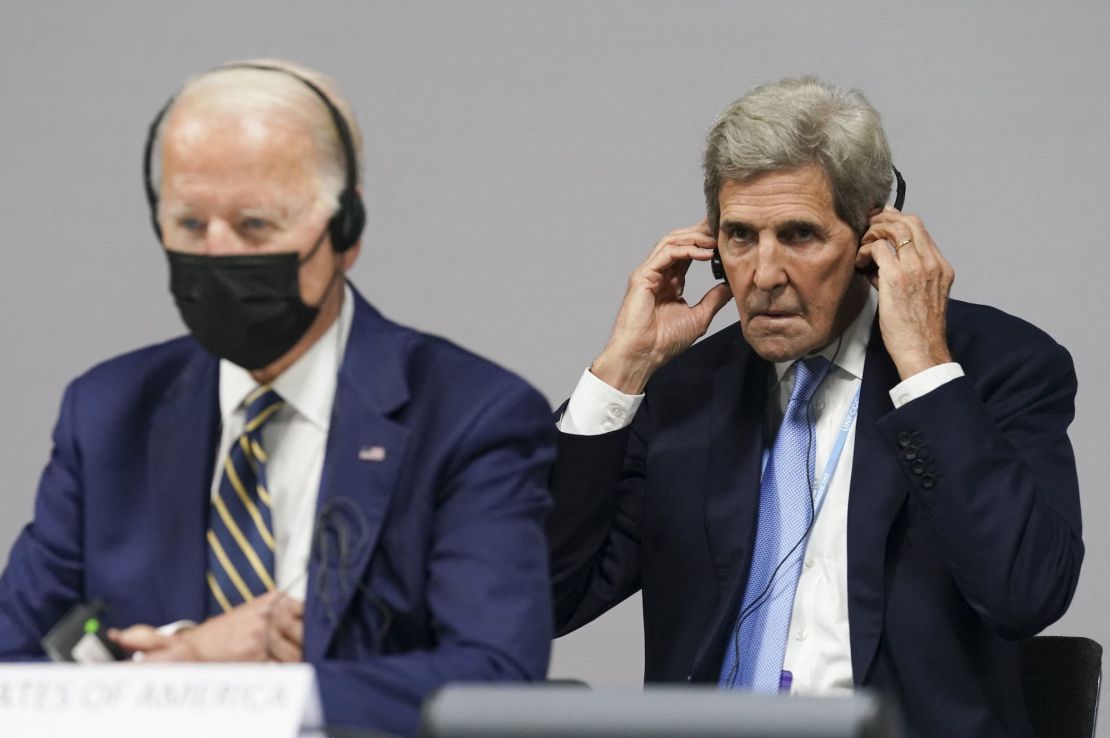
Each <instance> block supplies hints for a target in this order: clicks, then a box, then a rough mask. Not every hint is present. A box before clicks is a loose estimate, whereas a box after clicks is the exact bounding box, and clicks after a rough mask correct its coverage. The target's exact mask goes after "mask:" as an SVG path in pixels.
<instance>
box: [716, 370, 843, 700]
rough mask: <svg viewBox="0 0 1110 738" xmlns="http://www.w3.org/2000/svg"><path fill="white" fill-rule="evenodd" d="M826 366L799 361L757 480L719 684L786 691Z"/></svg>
mask: <svg viewBox="0 0 1110 738" xmlns="http://www.w3.org/2000/svg"><path fill="white" fill-rule="evenodd" d="M829 367H830V363H829V360H828V359H826V358H824V357H821V356H815V357H812V358H809V359H804V360H801V361H796V362H794V388H793V390H792V391H791V393H790V400H789V402H787V405H786V413H785V414H784V416H783V419H782V425H781V426H779V432H778V435H777V436H775V440H774V443H773V444H772V445H771V451H770V455H769V457H768V459H767V465H766V467H765V468H764V470H763V479H762V481H761V482H760V488H759V519H758V521H757V522H756V531H755V549H754V551H753V552H752V566H751V571H750V572H749V574H748V583H747V586H746V588H745V590H744V601H743V605H742V606H741V608H740V613H739V614H738V616H737V621H736V627H735V628H734V629H733V631H732V638H731V639H730V640H729V644H728V648H727V649H726V650H725V657H724V661H723V663H722V665H721V677H720V686H721V687H725V688H736V689H751V690H755V691H757V692H775V691H778V690H779V688H780V686H781V677H782V661H783V657H784V656H785V655H786V637H787V632H788V631H789V629H790V618H791V616H792V614H793V611H794V593H795V591H796V590H797V588H798V578H799V576H800V575H801V571H802V555H803V554H804V553H805V537H806V534H807V533H808V532H809V526H810V523H811V522H812V520H813V497H812V490H811V486H810V480H812V479H813V477H814V465H815V456H816V452H817V440H816V434H815V430H814V421H813V415H812V412H811V410H810V404H809V403H810V400H811V399H812V398H813V394H814V392H816V390H817V387H818V386H819V385H820V384H821V380H823V379H824V378H825V375H826V374H827V373H828V371H829Z"/></svg>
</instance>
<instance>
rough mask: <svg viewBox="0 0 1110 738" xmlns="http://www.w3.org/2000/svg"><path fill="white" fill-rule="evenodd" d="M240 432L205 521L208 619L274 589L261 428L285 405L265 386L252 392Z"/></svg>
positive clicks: (271, 537)
mask: <svg viewBox="0 0 1110 738" xmlns="http://www.w3.org/2000/svg"><path fill="white" fill-rule="evenodd" d="M243 404H244V405H245V406H246V409H247V418H246V423H245V424H244V426H243V432H242V433H241V434H240V435H239V437H238V438H237V439H235V442H234V443H232V444H231V448H230V449H229V450H228V453H227V457H226V458H225V459H224V467H223V473H222V474H221V475H220V486H219V488H218V489H217V491H216V494H215V495H214V496H213V497H212V510H211V512H210V513H209V519H208V575H207V580H208V614H209V615H216V614H219V613H221V612H226V611H227V610H230V609H231V608H233V607H235V606H237V605H241V604H243V603H244V602H250V601H251V600H252V599H254V598H255V597H257V596H258V595H261V594H265V593H266V592H269V591H270V590H272V589H274V522H273V513H272V512H271V509H270V493H269V490H268V489H267V487H266V452H265V450H263V448H262V426H263V425H264V424H265V423H266V421H267V420H269V419H270V418H272V417H273V415H274V413H276V412H277V411H278V410H280V409H281V408H282V406H284V405H285V402H284V401H283V400H282V399H281V396H280V395H278V393H277V392H274V391H273V390H272V389H270V387H269V386H268V385H263V386H261V387H259V388H258V389H256V390H255V391H254V392H252V393H251V394H250V395H249V396H248V397H247V399H246V400H244V401H243Z"/></svg>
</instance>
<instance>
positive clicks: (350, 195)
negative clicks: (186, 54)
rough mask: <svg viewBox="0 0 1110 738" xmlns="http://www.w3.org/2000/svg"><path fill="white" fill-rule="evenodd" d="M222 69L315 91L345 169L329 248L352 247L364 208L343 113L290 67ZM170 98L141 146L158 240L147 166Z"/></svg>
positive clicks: (155, 206)
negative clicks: (252, 72)
mask: <svg viewBox="0 0 1110 738" xmlns="http://www.w3.org/2000/svg"><path fill="white" fill-rule="evenodd" d="M224 69H261V70H264V71H268V72H278V73H280V74H285V75H288V76H290V77H292V78H293V79H295V80H298V81H300V82H301V83H302V84H303V85H304V86H305V87H307V88H308V89H310V90H312V91H313V92H314V93H316V96H317V97H318V98H320V101H321V102H323V103H324V107H326V108H327V109H328V114H329V115H331V120H332V123H333V124H334V126H335V133H336V135H337V136H338V137H339V144H340V147H341V148H342V149H343V159H344V162H345V164H346V170H347V178H346V183H345V184H344V186H343V191H342V192H340V193H339V206H338V207H337V208H336V210H335V214H334V215H332V217H331V220H330V221H329V222H328V234H329V235H330V236H331V245H332V248H333V249H335V251H336V252H339V253H342V252H344V251H346V250H347V249H349V248H351V247H352V246H354V245H355V244H356V243H357V242H358V238H359V236H360V235H362V228H363V226H364V225H365V224H366V208H365V207H364V206H363V204H362V198H361V197H359V194H358V156H357V154H356V153H355V143H354V139H353V138H352V137H351V129H350V128H348V126H347V121H346V119H345V118H344V117H343V114H342V113H340V112H339V108H337V107H336V106H335V103H333V102H332V101H331V98H329V97H328V96H327V94H325V92H324V91H323V90H322V89H320V86H319V85H317V84H316V83H315V82H313V81H312V80H309V79H306V78H305V77H302V76H301V75H299V74H297V73H296V72H294V71H292V70H289V69H285V68H283V67H275V66H271V65H268V64H228V65H225V66H222V67H218V68H217V69H216V70H213V71H221V70H224ZM174 99H175V98H173V97H171V98H170V99H169V100H168V101H166V104H165V105H163V106H162V109H161V110H159V111H158V115H156V116H154V120H153V121H152V122H151V124H150V130H149V131H148V132H147V137H146V144H145V145H144V146H143V186H144V188H145V190H146V201H147V203H148V204H149V205H150V219H151V222H152V223H153V225H154V232H155V234H157V236H158V240H159V241H161V240H162V226H161V225H159V224H158V190H156V189H155V187H154V181H153V179H152V173H151V169H152V168H153V158H154V142H155V139H156V138H157V137H158V127H159V126H160V125H161V123H162V118H163V117H165V115H166V112H167V111H168V110H169V109H170V108H171V107H172V106H173V101H174Z"/></svg>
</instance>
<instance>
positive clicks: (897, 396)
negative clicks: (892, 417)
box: [890, 361, 964, 409]
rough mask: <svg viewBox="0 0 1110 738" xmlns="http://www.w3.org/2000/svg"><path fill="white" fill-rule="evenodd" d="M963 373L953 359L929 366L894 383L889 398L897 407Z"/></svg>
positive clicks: (922, 395) (961, 368)
mask: <svg viewBox="0 0 1110 738" xmlns="http://www.w3.org/2000/svg"><path fill="white" fill-rule="evenodd" d="M963 375H964V369H963V367H962V366H960V365H959V364H957V363H956V362H954V361H950V362H948V363H947V364H937V365H936V366H931V367H929V368H928V369H926V370H924V371H920V372H918V373H917V374H914V375H913V376H912V377H910V378H909V379H907V380H905V381H903V382H900V383H899V384H897V385H895V387H894V389H892V390H891V391H890V400H891V402H893V403H894V408H895V409H898V408H900V407H902V406H903V405H905V404H906V403H907V402H910V401H911V400H916V399H917V398H919V397H924V396H925V395H927V394H929V393H930V392H932V391H933V390H935V389H936V388H937V387H940V386H941V385H942V384H947V383H948V382H951V381H952V380H953V379H957V378H959V377H962V376H963Z"/></svg>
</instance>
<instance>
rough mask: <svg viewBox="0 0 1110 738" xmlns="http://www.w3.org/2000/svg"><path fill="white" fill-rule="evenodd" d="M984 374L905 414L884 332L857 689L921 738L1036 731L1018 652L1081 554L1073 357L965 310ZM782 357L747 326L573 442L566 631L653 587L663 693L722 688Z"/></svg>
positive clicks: (862, 446)
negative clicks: (675, 684)
mask: <svg viewBox="0 0 1110 738" xmlns="http://www.w3.org/2000/svg"><path fill="white" fill-rule="evenodd" d="M948 341H949V345H950V348H951V351H952V354H953V357H954V359H955V361H958V362H960V364H961V365H962V366H963V369H964V372H965V373H966V376H965V377H963V378H960V379H957V380H954V381H952V382H950V383H948V384H945V385H943V386H942V387H940V388H938V389H936V390H934V391H933V392H930V393H929V394H927V395H925V396H924V397H921V398H919V399H917V400H914V401H912V402H910V403H908V404H906V405H904V406H902V407H901V408H899V409H897V410H895V409H894V408H893V406H892V403H891V400H890V397H889V394H888V391H889V390H890V389H891V388H893V387H894V386H895V385H896V384H898V382H899V377H898V373H897V371H896V369H895V367H894V364H893V362H892V361H891V359H890V357H889V355H888V354H887V353H886V350H885V348H884V346H883V342H882V337H881V334H880V332H879V330H878V320H877V319H876V323H875V327H874V329H873V332H872V337H871V341H870V344H869V346H868V352H867V359H866V364H865V367H864V375H863V386H862V394H861V398H860V409H859V416H858V421H857V424H856V445H855V456H854V462H853V468H852V478H851V485H850V493H849V503H848V615H849V628H850V635H851V648H852V669H853V677H854V681H855V683H856V684H857V685H859V686H866V687H872V688H875V689H879V690H882V691H885V692H888V693H890V694H893V695H895V696H896V697H897V699H898V701H899V702H900V703H901V706H902V711H903V714H904V716H905V719H906V724H907V731H908V735H909V736H913V737H920V738H925V737H927V736H928V737H930V738H933V737H935V736H946V737H949V738H951V737H954V736H999V737H1001V736H1007V737H1009V738H1013V737H1014V736H1031V732H1030V727H1029V721H1028V717H1027V715H1026V713H1025V707H1024V703H1023V701H1022V692H1021V681H1020V675H1019V661H1018V659H1019V656H1018V644H1017V643H1016V641H1017V640H1018V639H1021V638H1025V637H1027V636H1032V635H1033V634H1035V633H1037V632H1038V631H1040V630H1041V629H1042V628H1044V627H1045V626H1047V625H1048V624H1049V623H1051V622H1053V621H1054V620H1056V619H1057V618H1059V617H1060V616H1061V615H1062V614H1063V613H1064V611H1065V609H1066V608H1067V606H1068V603H1069V602H1070V601H1071V597H1072V594H1073V592H1074V590H1075V586H1076V582H1077V580H1078V577H1079V569H1080V564H1081V562H1082V559H1083V543H1082V539H1081V528H1080V512H1079V493H1078V485H1077V480H1076V470H1075V460H1074V457H1073V454H1072V449H1071V444H1070V442H1069V440H1068V437H1067V434H1066V429H1067V427H1068V425H1069V423H1070V422H1071V420H1072V416H1073V410H1074V407H1073V405H1074V397H1075V390H1076V380H1075V374H1074V371H1073V368H1072V362H1071V358H1070V356H1069V355H1068V353H1067V352H1066V351H1065V350H1064V349H1063V348H1062V347H1060V346H1059V345H1057V344H1056V343H1055V342H1054V341H1053V340H1052V339H1051V338H1049V337H1048V336H1047V335H1045V334H1044V333H1043V332H1041V331H1039V330H1038V329H1036V328H1034V327H1033V326H1031V325H1029V324H1028V323H1024V322H1022V321H1020V320H1018V319H1016V318H1013V317H1011V316H1009V315H1006V314H1005V313H1002V312H999V311H997V310H994V309H991V308H987V307H982V306H978V305H971V304H967V303H962V302H958V301H955V300H953V301H950V304H949V312H948ZM768 371H769V364H768V363H767V362H765V361H763V360H762V359H760V358H759V356H757V355H756V354H755V353H754V352H753V351H752V349H751V347H750V346H748V345H747V344H746V343H745V342H744V340H743V337H742V334H741V332H740V330H739V327H738V326H737V325H733V326H731V327H729V328H726V329H725V330H723V331H721V332H719V333H717V334H715V335H714V336H712V337H710V338H708V339H706V340H705V341H703V342H701V343H699V344H697V345H696V346H694V347H693V348H691V349H690V350H689V351H687V352H686V353H685V354H683V355H682V356H680V357H679V358H678V359H676V360H675V361H674V362H672V363H671V364H669V365H667V366H666V367H664V368H663V369H662V370H660V371H659V372H658V373H657V374H656V376H655V377H654V378H653V379H652V381H651V383H650V384H649V385H648V388H647V391H646V394H647V397H646V399H645V401H644V405H643V406H642V407H641V409H640V410H639V412H638V413H637V415H636V418H635V421H634V422H633V424H632V426H631V427H630V428H627V429H624V430H623V431H616V432H613V433H608V434H605V435H603V436H593V437H586V436H568V435H563V436H561V437H560V440H559V443H560V451H559V460H558V461H557V463H556V468H555V472H554V477H553V489H552V493H553V495H554V497H555V508H554V510H553V513H552V516H551V517H550V518H549V521H548V535H549V537H550V539H551V543H550V545H551V547H552V566H553V568H552V576H553V579H554V587H555V607H556V629H557V631H558V633H560V634H562V633H565V632H568V631H570V630H573V629H574V628H576V627H578V626H580V625H582V624H584V623H586V622H588V621H590V620H592V619H593V618H595V617H597V616H598V615H600V614H601V613H602V612H604V611H605V610H607V609H609V608H610V607H612V606H613V605H615V604H616V603H618V602H620V601H621V600H623V599H624V598H625V597H627V596H628V595H630V594H632V593H633V592H635V591H636V590H637V589H641V588H642V590H643V608H644V628H645V634H644V637H645V648H646V673H645V679H646V680H647V681H649V682H659V681H663V682H668V681H685V680H691V681H695V682H716V680H717V677H718V674H719V671H720V666H721V661H722V657H723V654H724V649H725V647H726V644H727V641H728V637H729V635H730V632H731V629H732V628H733V627H734V624H735V621H736V616H737V612H738V609H739V607H738V606H739V602H740V599H741V597H742V596H743V592H744V584H745V581H746V577H747V573H748V569H749V567H750V564H751V552H752V546H753V544H754V537H755V523H756V518H757V512H758V504H759V477H760V457H761V453H762V450H763V438H764V434H763V423H764V418H765V403H766V396H767V389H768Z"/></svg>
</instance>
